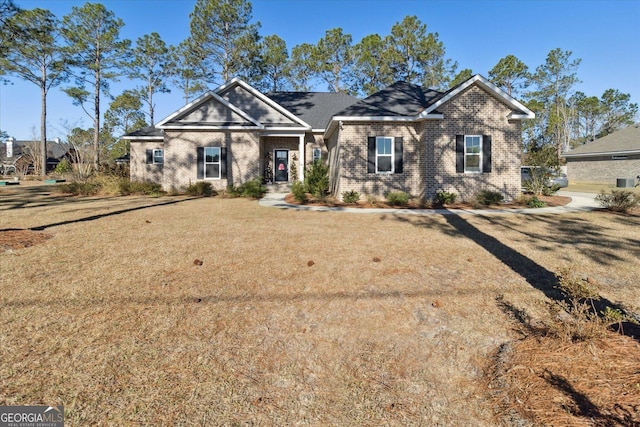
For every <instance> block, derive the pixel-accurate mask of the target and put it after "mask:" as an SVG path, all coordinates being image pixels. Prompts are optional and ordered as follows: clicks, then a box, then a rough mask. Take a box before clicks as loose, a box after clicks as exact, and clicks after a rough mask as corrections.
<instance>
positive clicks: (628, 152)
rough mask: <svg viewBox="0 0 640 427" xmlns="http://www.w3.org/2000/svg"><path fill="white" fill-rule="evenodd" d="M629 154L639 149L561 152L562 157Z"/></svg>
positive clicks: (637, 152)
mask: <svg viewBox="0 0 640 427" xmlns="http://www.w3.org/2000/svg"><path fill="white" fill-rule="evenodd" d="M629 154H640V150H622V151H598V152H594V153H573V154H572V153H562V157H568V158H572V157H602V156H620V155H629Z"/></svg>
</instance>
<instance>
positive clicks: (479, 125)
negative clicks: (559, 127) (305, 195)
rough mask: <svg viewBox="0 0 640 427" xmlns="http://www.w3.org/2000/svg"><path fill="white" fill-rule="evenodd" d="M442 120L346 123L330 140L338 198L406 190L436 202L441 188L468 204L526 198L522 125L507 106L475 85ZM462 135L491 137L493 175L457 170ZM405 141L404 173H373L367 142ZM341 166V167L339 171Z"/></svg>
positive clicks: (445, 107)
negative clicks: (481, 197) (486, 198)
mask: <svg viewBox="0 0 640 427" xmlns="http://www.w3.org/2000/svg"><path fill="white" fill-rule="evenodd" d="M439 112H440V113H443V114H444V119H442V120H426V121H421V122H344V123H343V124H342V126H341V129H338V130H336V131H335V132H334V134H332V135H331V136H330V139H329V140H328V141H327V147H328V150H329V162H330V164H331V166H332V168H333V169H332V171H331V177H330V180H331V189H332V192H333V194H334V195H335V196H338V197H339V196H340V195H341V194H342V192H344V191H350V190H355V191H358V192H360V194H362V195H365V194H370V195H374V196H376V197H384V196H385V195H386V194H387V193H389V192H390V191H404V192H406V193H409V194H411V195H412V196H415V197H419V198H425V199H430V198H432V197H433V196H434V195H435V194H436V192H437V191H438V190H444V191H449V192H454V193H456V194H458V195H459V197H460V198H461V199H463V200H465V199H466V200H470V199H472V198H473V197H474V196H475V194H476V193H478V192H479V191H481V190H491V191H498V192H500V193H502V194H503V196H504V197H505V199H507V200H512V199H514V198H516V197H518V195H519V194H520V146H521V143H520V135H521V123H520V121H518V120H514V121H509V120H508V119H507V116H508V115H509V113H511V109H509V108H508V107H507V106H506V105H504V104H503V103H502V102H500V101H498V100H497V99H496V98H494V97H493V96H492V95H490V94H489V93H487V92H485V91H484V90H483V89H481V88H480V87H478V86H475V85H473V86H471V87H469V88H467V89H466V90H465V91H463V92H461V93H460V94H458V95H457V96H456V97H455V98H453V99H451V100H449V101H448V102H446V103H445V104H444V105H443V106H442V107H441V108H440V109H439ZM456 135H491V138H492V156H491V157H492V172H491V173H457V172H456ZM369 136H389V137H398V136H402V137H403V172H402V173H399V174H373V173H367V138H368V137H369ZM336 166H337V168H336Z"/></svg>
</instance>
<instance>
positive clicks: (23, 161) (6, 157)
mask: <svg viewBox="0 0 640 427" xmlns="http://www.w3.org/2000/svg"><path fill="white" fill-rule="evenodd" d="M40 152H41V150H40V141H22V140H16V139H14V138H9V139H7V140H6V141H5V142H4V144H3V147H0V165H1V170H0V172H2V173H17V172H20V171H22V172H23V173H27V172H30V171H32V170H33V162H34V161H40V160H39V153H40ZM68 155H69V144H63V143H61V142H60V140H59V139H56V140H55V141H47V172H49V171H51V170H53V169H55V167H56V166H57V165H58V163H60V161H61V160H62V159H63V158H65V157H67V156H68ZM34 157H38V159H35V158H34Z"/></svg>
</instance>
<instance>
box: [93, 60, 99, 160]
mask: <svg viewBox="0 0 640 427" xmlns="http://www.w3.org/2000/svg"><path fill="white" fill-rule="evenodd" d="M98 68H99V67H98ZM94 106H95V110H94V116H93V150H94V157H93V166H94V169H95V170H96V171H98V167H99V166H100V71H96V87H95V93H94Z"/></svg>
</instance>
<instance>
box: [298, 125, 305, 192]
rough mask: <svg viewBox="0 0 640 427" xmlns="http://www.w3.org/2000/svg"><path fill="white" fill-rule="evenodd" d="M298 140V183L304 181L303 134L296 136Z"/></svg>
mask: <svg viewBox="0 0 640 427" xmlns="http://www.w3.org/2000/svg"><path fill="white" fill-rule="evenodd" d="M298 138H299V139H300V142H299V144H298V145H299V148H298V151H299V152H300V153H299V156H298V176H299V177H300V181H304V165H305V160H304V157H305V151H306V150H305V149H304V134H303V135H300V136H298Z"/></svg>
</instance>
